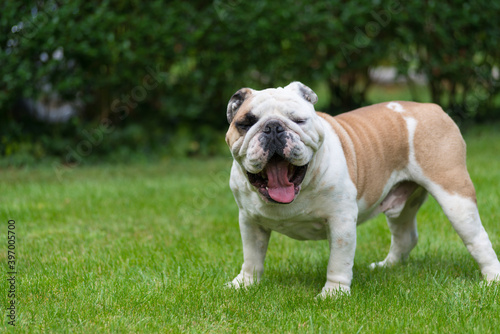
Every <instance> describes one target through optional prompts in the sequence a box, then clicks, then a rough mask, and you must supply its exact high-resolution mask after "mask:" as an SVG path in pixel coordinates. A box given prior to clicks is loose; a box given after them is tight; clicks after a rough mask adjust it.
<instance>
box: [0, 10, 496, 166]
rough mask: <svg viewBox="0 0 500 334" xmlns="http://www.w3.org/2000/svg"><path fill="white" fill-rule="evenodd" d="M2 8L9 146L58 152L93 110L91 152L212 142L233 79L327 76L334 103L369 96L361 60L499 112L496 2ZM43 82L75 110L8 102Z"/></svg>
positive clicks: (1, 104)
mask: <svg viewBox="0 0 500 334" xmlns="http://www.w3.org/2000/svg"><path fill="white" fill-rule="evenodd" d="M0 9H1V12H2V15H1V17H0V29H1V31H2V34H0V63H1V64H2V67H1V70H0V71H1V72H0V78H1V80H0V110H2V114H1V115H0V122H1V124H0V133H1V138H0V145H1V146H0V155H3V156H7V157H9V156H12V155H14V154H16V153H19V154H20V153H22V154H24V156H26V159H27V160H30V159H33V158H34V159H38V158H41V157H44V156H46V155H56V156H59V157H61V159H62V160H63V162H66V163H67V162H68V161H64V159H65V158H64V157H65V156H66V155H67V154H68V152H69V151H70V150H71V149H75V147H77V146H78V144H80V143H81V142H82V141H84V140H87V138H86V136H85V133H86V132H87V133H88V132H91V131H92V129H95V128H98V127H99V126H100V124H101V123H103V122H104V123H106V124H108V125H111V126H110V128H111V129H112V130H110V133H105V134H103V135H104V136H106V139H105V140H103V141H102V143H100V144H98V145H94V146H93V147H92V153H93V154H92V157H94V158H96V157H99V156H102V155H104V154H111V153H116V151H120V150H125V151H126V152H128V151H130V152H132V151H137V150H138V151H141V152H158V151H160V152H162V154H186V153H203V154H211V153H217V152H219V147H220V146H221V142H222V139H221V137H222V136H221V135H220V132H221V131H222V130H223V129H224V128H225V126H226V124H225V117H224V110H225V105H226V103H227V100H228V99H229V97H230V96H231V94H232V93H233V92H234V91H236V90H237V89H239V88H240V87H243V86H251V87H253V88H257V89H260V88H265V87H269V86H276V85H284V84H287V83H288V82H290V81H292V80H300V81H302V82H304V83H306V84H308V85H310V86H312V87H316V86H320V85H326V87H327V90H328V95H329V97H327V98H325V97H323V99H326V100H328V101H329V104H328V105H324V106H323V107H324V110H326V111H328V112H330V113H333V114H335V113H339V112H343V111H347V110H350V109H353V108H356V107H359V106H362V105H365V104H367V103H369V101H367V92H368V90H369V89H370V87H371V86H372V82H371V79H370V76H369V70H370V69H371V68H373V67H375V66H379V65H391V66H395V67H396V68H397V69H398V71H399V74H400V75H401V76H403V77H407V78H408V79H409V75H408V73H410V72H415V73H420V74H423V75H425V77H426V78H427V80H428V83H429V89H430V92H431V96H432V100H433V102H436V103H439V104H441V105H442V106H443V107H445V109H447V110H448V111H449V112H450V113H453V114H454V115H455V116H457V117H458V118H462V119H464V118H465V119H471V120H482V121H484V120H487V119H491V118H498V117H499V116H500V113H499V112H498V110H499V105H500V101H499V95H500V94H499V87H500V85H499V84H498V66H499V64H498V63H499V59H500V50H499V49H498V47H497V46H498V44H499V42H500V21H499V20H497V18H496V13H498V12H499V9H500V5H499V4H495V3H491V2H488V1H486V0H478V1H474V2H463V3H462V4H456V3H455V2H453V3H452V2H451V1H441V2H434V1H430V2H410V3H403V2H400V1H398V0H378V1H373V2H362V3H357V2H353V1H344V0H335V1H316V2H312V3H311V2H306V1H293V0H285V1H281V2H272V1H253V2H248V1H242V0H214V1H213V2H205V1H199V0H197V1H189V2H188V1H172V2H169V3H165V2H164V1H160V0H153V1H147V2H139V1H132V2H129V1H123V0H106V1H83V0H75V1H57V2H56V1H38V2H31V3H30V2H14V1H6V2H4V3H2V4H1V5H0ZM495 71H496V76H494V75H493V73H494V72H495ZM410 86H412V83H411V81H410ZM413 91H418V90H416V89H413ZM54 96H55V97H56V101H58V102H59V103H60V104H62V103H69V104H71V105H72V106H73V107H74V108H75V109H77V110H78V111H79V114H78V116H77V117H76V118H75V119H74V120H73V121H71V122H67V123H65V124H47V123H46V122H42V121H37V120H36V119H35V118H34V117H33V115H32V114H30V113H29V112H27V111H26V108H22V107H20V106H21V105H20V104H19V101H20V99H26V98H29V99H31V100H33V101H37V100H44V99H45V100H47V98H50V97H54ZM413 98H414V99H415V100H420V99H421V98H420V97H419V96H418V95H417V94H414V96H413ZM130 133H134V135H130V136H131V137H129V138H128V139H126V138H124V137H128V136H129V134H130ZM173 143H175V145H172V144H173ZM174 146H175V149H174V148H173V147H174ZM23 152H24V153H23ZM125 155H127V154H125ZM28 157H31V158H28ZM88 158H89V159H90V158H91V157H88ZM86 159H87V157H86ZM22 161H24V160H23V159H21V163H22ZM28 162H29V161H27V162H26V163H28Z"/></svg>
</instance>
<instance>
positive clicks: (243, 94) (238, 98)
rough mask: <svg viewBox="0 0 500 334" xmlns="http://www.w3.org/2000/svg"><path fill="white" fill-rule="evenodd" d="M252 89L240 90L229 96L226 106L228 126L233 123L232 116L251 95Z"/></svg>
mask: <svg viewBox="0 0 500 334" xmlns="http://www.w3.org/2000/svg"><path fill="white" fill-rule="evenodd" d="M252 93H253V89H251V88H241V89H240V90H239V91H237V92H236V93H234V94H233V96H231V99H230V100H229V103H228V104H227V121H228V123H229V124H231V122H232V121H233V118H234V116H235V115H236V113H237V112H238V109H239V108H240V107H241V105H242V104H243V102H244V101H245V100H246V99H248V98H249V96H250V95H252Z"/></svg>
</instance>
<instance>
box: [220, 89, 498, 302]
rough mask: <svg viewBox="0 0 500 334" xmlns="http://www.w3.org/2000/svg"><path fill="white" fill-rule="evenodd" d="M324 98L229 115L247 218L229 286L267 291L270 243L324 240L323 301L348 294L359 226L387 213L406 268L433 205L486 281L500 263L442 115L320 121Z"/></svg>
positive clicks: (451, 126) (240, 107)
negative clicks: (274, 237) (275, 237)
mask: <svg viewBox="0 0 500 334" xmlns="http://www.w3.org/2000/svg"><path fill="white" fill-rule="evenodd" d="M316 101H317V96H316V94H315V93H314V92H313V91H312V90H311V89H310V88H309V87H307V86H305V85H303V84H302V83H300V82H292V83H291V84H289V85H288V86H286V87H285V88H276V89H275V88H271V89H265V90H262V91H256V90H253V89H250V88H242V89H240V90H239V91H237V92H236V93H235V94H234V95H233V97H232V98H231V100H230V101H229V104H228V107H227V119H228V121H229V123H230V126H229V130H228V132H227V135H226V141H227V144H228V145H229V147H230V150H231V153H232V155H233V158H234V163H233V166H232V169H231V179H230V186H231V189H232V191H233V193H234V197H235V199H236V203H237V204H238V207H239V225H240V231H241V237H242V240H243V257H244V260H243V267H242V269H241V272H240V273H239V274H238V276H236V278H235V279H234V280H233V281H232V282H230V283H229V285H230V286H233V287H236V288H238V287H241V286H248V285H250V284H252V283H255V282H257V281H259V280H260V278H261V276H262V273H263V271H264V258H265V255H266V251H267V245H268V241H269V237H270V235H271V231H276V232H279V233H283V234H285V235H287V236H289V237H292V238H295V239H299V240H320V239H328V241H329V245H330V258H329V261H328V268H327V277H326V284H325V286H324V288H323V290H322V292H321V294H320V296H321V297H325V296H328V295H332V294H335V293H338V292H339V291H340V292H348V291H349V287H350V285H351V280H352V267H353V261H354V252H355V248H356V225H358V224H360V223H362V222H364V221H366V220H368V219H369V218H371V217H374V216H375V215H377V214H379V213H384V214H385V215H386V217H387V223H388V225H389V228H390V231H391V233H392V241H391V247H390V250H389V254H388V255H387V257H386V258H385V259H384V260H382V261H380V262H376V263H373V264H372V265H371V266H372V267H377V266H389V265H392V264H395V263H398V262H400V261H402V260H404V259H405V258H406V257H408V254H409V253H410V251H411V250H412V248H413V247H415V245H416V243H417V222H416V219H415V217H416V214H417V211H418V209H419V208H420V206H421V205H422V203H423V202H424V201H425V199H426V198H427V194H428V193H430V194H431V195H432V196H433V197H434V198H435V199H436V200H437V201H438V203H439V204H440V206H441V207H442V208H443V210H444V212H445V214H446V216H447V217H448V219H449V220H450V222H451V223H452V225H453V227H454V228H455V230H456V231H457V233H458V234H459V235H460V237H461V238H462V240H463V242H464V244H465V246H466V247H467V249H468V250H469V252H470V254H471V255H472V256H473V257H474V259H475V260H476V261H477V263H478V264H479V267H480V269H481V272H482V274H483V275H484V277H485V279H486V280H488V281H499V280H500V263H499V262H498V259H497V256H496V254H495V252H494V250H493V247H492V245H491V242H490V240H489V238H488V235H487V233H486V231H485V230H484V228H483V226H482V224H481V220H480V217H479V213H478V209H477V203H476V193H475V189H474V186H473V184H472V182H471V179H470V177H469V173H468V172H467V168H466V163H465V143H464V141H463V139H462V136H461V134H460V131H459V129H458V127H457V126H456V125H455V123H454V122H453V121H452V120H451V119H450V118H449V117H448V116H447V115H446V113H444V112H443V110H442V109H441V108H440V107H439V106H437V105H434V104H422V103H413V102H389V103H381V104H376V105H373V106H369V107H365V108H361V109H357V110H354V111H351V112H348V113H344V114H341V115H338V116H335V117H331V116H329V115H327V114H323V113H320V112H316V111H315V110H314V107H313V105H314V104H315V103H316Z"/></svg>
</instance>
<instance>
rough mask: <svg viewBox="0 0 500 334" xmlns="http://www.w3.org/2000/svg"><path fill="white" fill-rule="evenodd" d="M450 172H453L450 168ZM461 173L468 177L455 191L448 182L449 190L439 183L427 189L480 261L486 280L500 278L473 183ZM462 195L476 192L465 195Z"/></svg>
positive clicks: (470, 250)
mask: <svg viewBox="0 0 500 334" xmlns="http://www.w3.org/2000/svg"><path fill="white" fill-rule="evenodd" d="M449 173H451V174H453V173H454V171H453V170H451V171H450V172H449ZM459 175H460V176H461V177H463V176H464V175H466V176H467V179H466V180H463V183H462V185H461V186H460V187H456V188H455V189H454V190H453V189H450V188H449V185H448V189H447V190H444V189H443V188H442V187H441V186H439V185H436V184H434V185H432V186H430V187H428V190H429V192H430V193H431V194H432V196H434V198H435V199H436V200H437V201H438V203H439V205H440V206H441V208H442V209H443V211H444V213H445V214H446V217H448V219H449V220H450V222H451V224H452V225H453V228H454V229H455V231H457V233H458V235H459V236H460V238H461V239H462V241H463V243H464V244H465V246H466V247H467V250H468V251H469V253H470V254H471V255H472V257H473V258H474V259H475V260H476V262H477V263H478V264H479V268H480V269H481V273H482V274H483V276H484V277H485V279H486V280H488V281H500V262H499V261H498V258H497V255H496V254H495V251H494V250H493V246H492V244H491V242H490V239H489V238H488V234H487V233H486V231H485V229H484V227H483V224H482V223H481V218H480V217H479V212H478V208H477V203H476V196H475V191H474V186H473V185H472V181H470V178H469V176H468V173H466V174H464V172H463V171H461V172H460V173H459ZM459 175H457V176H459ZM463 194H473V195H472V196H470V195H469V196H464V195H463Z"/></svg>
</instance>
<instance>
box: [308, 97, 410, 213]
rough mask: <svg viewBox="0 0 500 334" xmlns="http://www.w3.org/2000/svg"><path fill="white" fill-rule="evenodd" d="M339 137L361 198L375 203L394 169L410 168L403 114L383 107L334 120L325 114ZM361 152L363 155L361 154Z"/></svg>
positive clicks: (336, 117) (342, 115)
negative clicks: (408, 166)
mask: <svg viewBox="0 0 500 334" xmlns="http://www.w3.org/2000/svg"><path fill="white" fill-rule="evenodd" d="M318 114H319V116H321V117H323V118H324V119H325V120H327V121H328V122H329V123H330V125H331V126H332V128H333V129H334V130H335V132H336V133H337V135H338V136H339V138H340V141H341V144H342V147H343V149H344V153H345V155H346V159H347V167H348V168H349V175H350V177H351V179H352V181H353V182H354V184H355V185H356V188H357V189H358V195H357V197H358V199H359V198H363V199H364V200H365V201H366V203H367V204H368V206H371V205H373V204H375V203H376V202H377V201H378V200H379V199H380V197H381V196H382V192H383V190H384V187H385V185H386V184H387V181H388V180H389V177H390V176H391V174H392V172H393V171H395V170H401V169H403V168H405V167H406V166H407V165H408V161H409V147H408V129H407V126H406V122H405V120H404V118H403V116H404V112H403V113H399V112H395V111H394V110H391V109H389V108H387V107H386V103H384V104H376V105H373V106H369V107H364V108H360V109H356V110H353V111H351V112H347V113H344V114H340V115H338V116H335V117H332V116H329V115H327V114H324V113H318ZM360 152H361V153H360Z"/></svg>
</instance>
